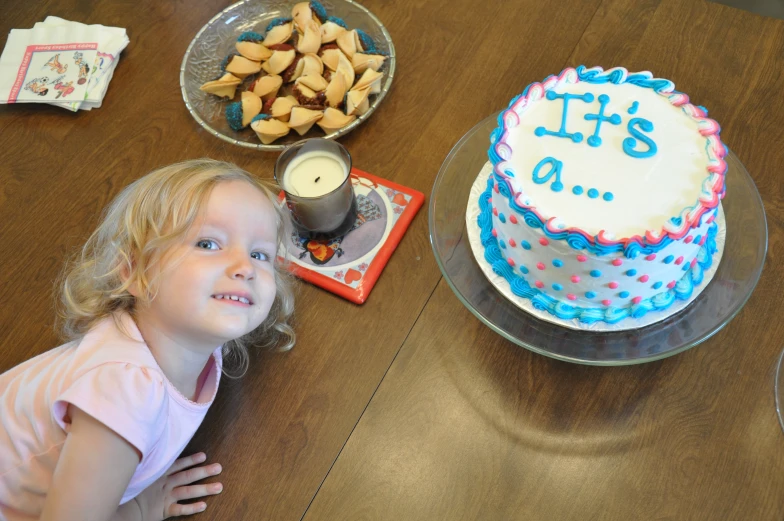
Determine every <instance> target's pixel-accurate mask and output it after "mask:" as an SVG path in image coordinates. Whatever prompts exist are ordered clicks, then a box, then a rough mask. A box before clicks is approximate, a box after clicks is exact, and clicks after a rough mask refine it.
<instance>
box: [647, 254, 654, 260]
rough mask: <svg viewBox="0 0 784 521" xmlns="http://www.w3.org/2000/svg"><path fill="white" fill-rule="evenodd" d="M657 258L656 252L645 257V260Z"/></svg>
mask: <svg viewBox="0 0 784 521" xmlns="http://www.w3.org/2000/svg"><path fill="white" fill-rule="evenodd" d="M655 258H656V254H655V253H651V254H650V255H648V256H646V257H645V260H653V259H655Z"/></svg>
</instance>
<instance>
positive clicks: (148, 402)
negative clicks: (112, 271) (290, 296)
mask: <svg viewBox="0 0 784 521" xmlns="http://www.w3.org/2000/svg"><path fill="white" fill-rule="evenodd" d="M117 321H118V322H119V323H120V324H121V325H122V329H124V330H125V331H126V332H127V336H126V335H125V334H123V332H122V331H121V330H120V329H119V328H118V327H117V324H116V323H115V320H114V319H113V318H111V317H109V318H105V319H104V320H102V321H101V322H100V323H98V324H97V325H96V326H95V328H93V329H92V330H90V332H89V333H87V335H85V336H84V338H82V339H81V341H75V342H70V343H68V344H64V345H62V346H60V347H56V348H54V349H52V350H51V351H48V352H46V353H43V354H41V355H39V356H37V357H35V358H33V359H31V360H28V361H27V362H24V363H23V364H21V365H19V366H17V367H14V368H13V369H11V370H9V371H8V372H6V373H3V374H2V375H0V519H2V520H8V521H16V520H22V519H25V520H27V519H38V517H39V516H40V514H41V511H42V510H43V505H44V501H45V499H46V494H47V491H48V490H49V486H50V485H51V482H52V475H53V474H54V470H55V467H56V465H57V460H58V459H59V457H60V451H61V450H62V448H63V443H65V438H66V435H67V433H68V431H69V429H70V423H66V421H64V418H65V414H66V411H67V408H68V404H73V405H76V406H78V407H79V408H80V409H82V410H83V411H85V412H86V413H87V414H89V415H90V416H92V417H94V418H96V419H97V420H99V421H100V422H102V423H103V424H105V425H106V426H107V427H109V428H110V429H112V430H113V431H114V432H116V433H117V434H119V435H120V436H122V437H123V438H125V439H126V440H127V441H128V442H130V443H131V444H132V445H133V446H134V447H136V448H137V449H138V450H139V452H141V454H142V459H141V461H140V462H139V466H138V467H136V472H134V474H133V477H132V478H131V482H130V484H129V485H128V489H127V490H126V491H125V494H123V497H122V501H121V504H122V503H125V502H126V501H130V500H131V499H133V498H134V497H135V496H137V495H138V494H139V493H140V492H141V491H142V490H144V489H145V488H147V487H148V486H149V485H150V484H151V483H153V482H154V481H155V480H157V479H158V478H159V477H161V476H162V475H163V474H164V472H165V471H166V470H167V469H168V468H169V467H170V466H171V465H172V463H174V460H176V459H177V458H178V457H179V456H180V453H181V452H182V450H183V449H184V448H185V446H186V445H187V444H188V442H189V441H190V439H191V438H192V437H193V434H194V433H195V432H196V429H197V428H198V427H199V425H200V424H201V422H202V420H203V419H204V415H205V414H207V409H209V407H210V405H212V402H213V400H214V398H215V393H216V392H217V390H218V383H219V382H220V375H221V364H222V358H221V349H220V348H217V349H216V350H215V352H214V353H213V354H212V357H211V358H210V362H209V368H208V369H207V370H206V371H205V373H203V374H204V375H206V377H205V378H204V379H203V385H201V390H200V391H198V398H197V400H196V401H195V402H193V401H191V400H189V399H187V398H185V397H184V396H183V395H182V394H180V393H179V392H178V391H177V389H175V387H174V386H173V385H172V384H171V383H170V382H169V380H167V379H166V376H164V374H163V372H162V371H161V368H160V367H159V366H158V364H157V363H156V361H155V358H153V356H152V353H150V350H149V349H148V347H147V344H145V343H144V340H143V339H142V337H141V334H140V333H139V330H138V328H137V327H136V324H135V323H134V321H133V319H131V317H130V316H128V315H127V314H121V315H118V316H117ZM129 337H130V338H129Z"/></svg>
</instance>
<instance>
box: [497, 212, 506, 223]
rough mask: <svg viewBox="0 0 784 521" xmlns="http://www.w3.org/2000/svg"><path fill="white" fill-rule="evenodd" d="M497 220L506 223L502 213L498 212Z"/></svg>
mask: <svg viewBox="0 0 784 521" xmlns="http://www.w3.org/2000/svg"><path fill="white" fill-rule="evenodd" d="M498 220H499V221H501V222H502V223H504V224H506V217H504V214H502V213H499V214H498Z"/></svg>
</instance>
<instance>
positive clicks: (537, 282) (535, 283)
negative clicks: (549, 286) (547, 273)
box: [534, 280, 544, 289]
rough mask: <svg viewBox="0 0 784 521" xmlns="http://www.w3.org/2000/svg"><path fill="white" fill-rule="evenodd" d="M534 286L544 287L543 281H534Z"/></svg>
mask: <svg viewBox="0 0 784 521" xmlns="http://www.w3.org/2000/svg"><path fill="white" fill-rule="evenodd" d="M534 286H536V287H537V288H539V289H541V288H543V287H544V282H542V281H541V280H537V281H536V282H534Z"/></svg>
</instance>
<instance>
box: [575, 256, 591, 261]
mask: <svg viewBox="0 0 784 521" xmlns="http://www.w3.org/2000/svg"><path fill="white" fill-rule="evenodd" d="M587 260H588V257H586V256H585V255H578V256H577V262H585V261H587Z"/></svg>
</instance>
